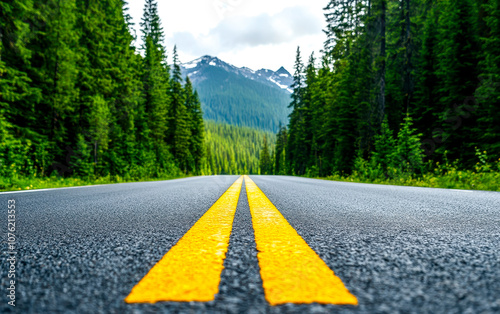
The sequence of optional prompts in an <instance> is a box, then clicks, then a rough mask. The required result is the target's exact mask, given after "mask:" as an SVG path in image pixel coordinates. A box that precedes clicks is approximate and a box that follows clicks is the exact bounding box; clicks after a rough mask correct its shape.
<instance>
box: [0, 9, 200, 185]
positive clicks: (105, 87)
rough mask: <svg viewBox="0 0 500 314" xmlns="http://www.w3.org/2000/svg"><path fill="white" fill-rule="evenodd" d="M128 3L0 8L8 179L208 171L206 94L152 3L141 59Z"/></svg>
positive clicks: (0, 172) (2, 172)
mask: <svg viewBox="0 0 500 314" xmlns="http://www.w3.org/2000/svg"><path fill="white" fill-rule="evenodd" d="M125 4H126V3H125V2H124V1H122V0H106V1H83V0H65V1H59V0H43V1H33V0H19V1H3V0H2V1H0V36H1V42H0V57H1V59H0V162H1V164H0V177H2V178H11V177H12V178H16V177H25V178H35V177H37V178H38V177H46V176H51V175H56V176H62V177H69V176H74V177H87V178H96V177H102V176H109V175H112V176H113V175H115V176H122V177H125V178H131V179H144V178H155V177H162V176H164V175H175V174H186V173H193V174H196V173H200V172H201V169H202V167H203V166H202V163H203V158H204V154H205V147H204V125H203V119H202V112H201V108H200V101H199V99H198V94H197V92H196V91H194V90H193V87H192V84H191V82H190V81H189V79H188V78H186V79H185V80H184V79H183V78H182V77H181V70H180V66H179V60H178V57H177V53H176V49H175V47H174V49H173V53H172V55H173V66H172V67H170V66H169V65H168V64H169V63H168V62H167V52H166V48H165V47H164V46H163V45H162V42H163V30H162V27H161V22H160V19H159V17H158V12H157V4H156V2H155V1H153V0H147V1H146V4H145V8H144V15H143V18H142V23H141V27H142V34H141V36H142V42H143V45H142V47H141V50H142V53H141V54H139V53H138V51H136V49H135V48H134V46H133V41H134V36H133V35H132V34H131V29H132V27H131V22H130V20H131V19H130V16H129V15H128V14H127V13H126V8H125Z"/></svg>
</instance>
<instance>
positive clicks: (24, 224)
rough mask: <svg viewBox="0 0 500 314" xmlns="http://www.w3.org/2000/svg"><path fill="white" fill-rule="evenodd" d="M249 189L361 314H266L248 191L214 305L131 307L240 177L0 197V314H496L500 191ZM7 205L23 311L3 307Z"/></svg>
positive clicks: (298, 184) (304, 307)
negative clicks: (144, 283)
mask: <svg viewBox="0 0 500 314" xmlns="http://www.w3.org/2000/svg"><path fill="white" fill-rule="evenodd" d="M250 177H251V179H252V180H253V181H254V182H255V184H256V185H257V186H258V187H259V188H260V189H261V190H262V192H264V194H265V195H266V196H267V197H268V198H269V200H270V201H271V202H272V203H273V204H274V205H275V206H276V208H277V209H278V210H279V211H280V212H281V213H282V214H283V216H284V217H285V218H286V220H287V221H288V223H289V224H290V225H291V226H292V227H293V228H294V229H295V230H296V231H297V233H298V234H299V235H300V236H301V237H302V238H303V239H304V240H305V241H306V242H307V244H308V245H309V246H310V247H311V248H312V249H313V250H314V251H315V252H316V253H317V254H318V255H319V256H320V257H321V259H323V261H324V262H325V263H326V264H327V265H328V267H329V268H330V269H332V270H333V271H334V272H335V275H336V276H338V277H339V278H341V280H342V282H343V283H344V285H345V287H346V288H347V289H348V290H349V291H350V292H351V293H352V294H353V295H354V296H356V298H357V300H358V305H357V306H354V305H331V304H326V305H325V304H318V303H313V304H291V303H288V304H283V305H277V306H270V305H269V303H268V302H267V301H266V299H265V297H264V290H263V283H262V279H261V276H260V274H259V263H258V259H257V250H256V243H255V237H254V229H253V227H252V216H251V214H250V210H249V205H248V200H247V194H246V191H245V184H243V188H242V189H241V194H240V197H239V201H238V206H237V209H236V214H235V218H234V222H233V229H232V232H231V237H230V241H229V247H228V252H227V255H226V259H225V260H224V269H223V271H222V274H221V281H220V285H219V293H218V294H217V295H216V297H215V300H214V301H209V302H158V303H155V304H144V303H134V304H127V303H125V302H124V299H125V298H126V297H127V295H129V293H130V292H131V289H132V288H133V287H134V286H135V285H136V284H137V283H138V282H139V281H140V280H141V279H142V278H143V277H144V276H145V275H146V274H147V273H148V271H149V270H150V269H151V268H152V267H153V266H154V265H155V264H156V263H157V262H158V260H160V259H161V258H162V257H163V256H164V255H165V253H167V252H168V251H169V250H170V248H171V247H172V246H174V245H175V244H176V243H177V241H178V240H179V239H180V238H181V237H182V236H183V235H184V234H185V233H186V232H187V231H188V230H189V229H190V228H191V227H192V226H193V225H194V224H195V223H196V222H197V221H198V219H199V218H200V217H201V216H202V215H203V214H204V213H205V212H206V211H207V210H208V209H209V208H210V207H211V206H212V205H213V204H214V203H215V202H216V200H217V199H218V198H219V197H220V196H221V195H222V194H223V193H224V192H225V191H226V190H227V189H228V188H229V187H230V186H231V185H232V184H233V183H234V181H235V180H236V179H237V178H238V176H209V177H194V178H187V179H179V180H171V181H161V182H145V183H126V184H114V185H103V186H94V187H80V188H68V189H53V190H45V191H31V192H20V193H8V194H7V193H0V217H1V221H0V232H1V234H2V251H3V256H2V259H1V265H0V268H1V271H0V276H1V278H0V282H1V287H2V288H1V290H2V293H1V297H0V300H1V301H0V312H1V313H9V312H19V313H155V312H161V313H179V312H180V313H206V312H209V313H331V312H334V313H398V312H404V313H500V193H498V192H480V191H460V190H444V189H430V188H414V187H396V186H384V185H372V184H356V183H343V182H332V181H323V180H314V179H305V178H296V177H284V176H250ZM8 200H15V210H16V211H15V223H16V224H15V232H14V233H15V237H16V242H15V249H16V251H17V255H16V257H17V259H16V263H15V276H16V277H15V307H12V306H10V305H9V304H8V303H7V302H8V301H9V298H8V297H7V295H8V294H9V293H10V291H11V290H8V289H7V288H9V284H10V282H9V281H10V279H9V278H8V275H9V273H8V271H9V269H10V268H9V267H10V262H9V261H8V259H7V256H9V255H8V254H6V252H7V251H8V237H7V234H8V232H7V231H8V230H7V227H8V225H7V218H8V217H7V211H8ZM11 218H12V217H11Z"/></svg>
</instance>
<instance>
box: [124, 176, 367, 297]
mask: <svg viewBox="0 0 500 314" xmlns="http://www.w3.org/2000/svg"><path fill="white" fill-rule="evenodd" d="M244 178H245V186H246V191H247V197H248V203H249V205H250V213H251V215H252V224H253V228H254V233H255V242H256V244H257V250H258V254H257V257H258V259H259V266H260V275H261V277H262V282H263V287H264V293H265V297H266V300H267V301H268V302H269V303H270V304H271V305H278V304H283V303H312V302H318V303H329V304H353V305H356V304H357V302H358V301H357V299H356V297H355V296H354V295H352V294H351V293H350V292H349V291H348V290H347V288H346V287H345V286H344V284H343V283H342V281H341V280H340V278H338V277H337V276H335V274H334V272H333V271H332V270H331V269H330V268H329V267H328V266H327V265H326V264H325V262H324V261H323V260H322V259H321V258H320V257H319V256H318V255H317V254H316V253H315V252H314V251H313V250H312V249H311V248H310V247H309V246H308V245H307V243H306V242H305V241H304V239H302V237H301V236H300V235H299V234H298V233H297V232H296V231H295V229H294V228H293V227H292V226H291V225H290V224H289V223H288V222H287V221H286V219H285V218H284V217H283V215H281V213H280V212H279V211H278V209H277V208H276V207H275V206H274V205H273V204H272V203H271V201H270V200H269V199H268V198H267V197H266V195H265V194H264V193H263V192H262V191H261V190H260V189H259V187H257V185H256V184H255V183H254V182H253V181H252V180H251V179H250V178H249V177H248V176H244ZM242 183H243V176H242V177H240V178H238V179H237V180H236V181H235V182H234V183H233V184H232V185H231V187H229V189H228V190H227V191H226V192H225V193H224V194H223V195H222V196H221V197H220V198H219V199H218V200H217V201H216V202H215V204H214V205H213V206H212V207H211V208H210V209H209V210H208V211H207V212H206V213H205V214H204V215H203V216H202V217H201V218H200V219H199V220H198V221H197V222H196V223H195V224H194V225H193V227H192V228H191V229H189V231H188V232H187V233H186V234H185V235H184V236H183V237H182V238H181V239H180V240H179V241H178V242H177V244H176V245H174V246H173V247H172V248H171V249H170V251H168V252H167V254H165V256H163V258H162V259H161V260H160V261H159V262H158V263H157V264H156V265H155V266H154V267H153V268H151V270H150V271H149V272H148V273H147V274H146V276H144V278H143V279H142V280H141V281H140V282H139V283H138V284H137V285H136V286H135V287H134V288H133V289H132V292H131V293H130V294H129V295H128V296H127V298H126V299H125V302H127V303H146V302H150V303H154V302H158V301H184V302H187V301H211V300H214V298H215V295H216V294H217V293H218V292H219V283H220V275H221V272H222V269H223V268H224V266H223V264H224V259H225V257H226V252H227V248H228V245H229V237H230V235H231V230H232V225H233V220H234V214H235V212H236V207H237V205H238V198H239V195H240V191H241V186H242Z"/></svg>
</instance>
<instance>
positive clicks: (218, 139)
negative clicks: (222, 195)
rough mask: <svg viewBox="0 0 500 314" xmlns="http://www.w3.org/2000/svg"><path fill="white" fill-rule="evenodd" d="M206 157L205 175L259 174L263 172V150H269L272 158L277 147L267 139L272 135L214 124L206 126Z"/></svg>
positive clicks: (207, 122)
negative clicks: (274, 147)
mask: <svg viewBox="0 0 500 314" xmlns="http://www.w3.org/2000/svg"><path fill="white" fill-rule="evenodd" d="M205 130H206V133H205V140H206V150H207V151H206V154H205V156H206V157H205V160H206V163H205V166H204V168H203V173H204V174H245V173H247V174H259V173H263V174H264V173H268V172H266V170H264V171H262V170H261V168H262V165H261V163H262V162H261V161H260V160H261V159H262V154H265V153H262V152H261V148H262V147H263V146H265V147H268V148H269V150H268V155H267V156H268V157H269V154H272V149H273V145H271V144H269V145H268V143H267V138H271V137H273V134H272V133H271V132H269V131H267V132H266V131H263V130H258V129H253V128H249V127H238V126H234V125H229V124H224V123H218V122H214V121H211V120H207V121H206V122H205Z"/></svg>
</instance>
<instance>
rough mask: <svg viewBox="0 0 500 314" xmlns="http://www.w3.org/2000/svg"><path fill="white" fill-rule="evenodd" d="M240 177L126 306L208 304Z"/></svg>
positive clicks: (218, 272) (216, 280)
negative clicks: (169, 303) (131, 304)
mask: <svg viewBox="0 0 500 314" xmlns="http://www.w3.org/2000/svg"><path fill="white" fill-rule="evenodd" d="M242 182H243V177H240V178H238V179H237V180H236V181H235V182H234V183H233V184H232V185H231V187H230V188H229V189H228V190H227V191H226V192H225V193H224V194H223V195H222V196H221V197H220V198H219V199H218V200H217V201H216V202H215V204H214V205H213V206H212V207H210V209H209V210H208V211H207V212H206V213H205V214H204V215H203V216H202V217H201V218H200V219H199V220H198V221H197V222H196V223H195V224H194V225H193V227H191V229H189V230H188V232H186V234H185V235H184V236H183V237H182V238H181V239H180V240H179V242H177V244H176V245H174V246H173V247H172V248H171V249H170V251H168V252H167V254H165V256H163V258H162V259H161V260H160V261H159V262H158V263H157V264H156V265H155V266H154V267H153V268H151V270H150V271H149V272H148V273H147V274H146V276H144V278H142V280H141V281H140V282H139V283H138V284H137V285H136V286H135V287H134V288H133V289H132V292H130V294H129V295H128V296H127V298H126V299H125V302H127V303H146V302H149V303H154V302H158V301H211V300H213V299H214V298H215V295H216V294H217V293H218V292H219V282H220V275H221V272H222V269H223V268H224V266H223V263H224V259H225V257H226V252H227V247H228V244H229V236H230V234H231V229H232V226H233V219H234V214H235V212H236V206H237V205H238V198H239V195H240V191H241V185H242Z"/></svg>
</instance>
